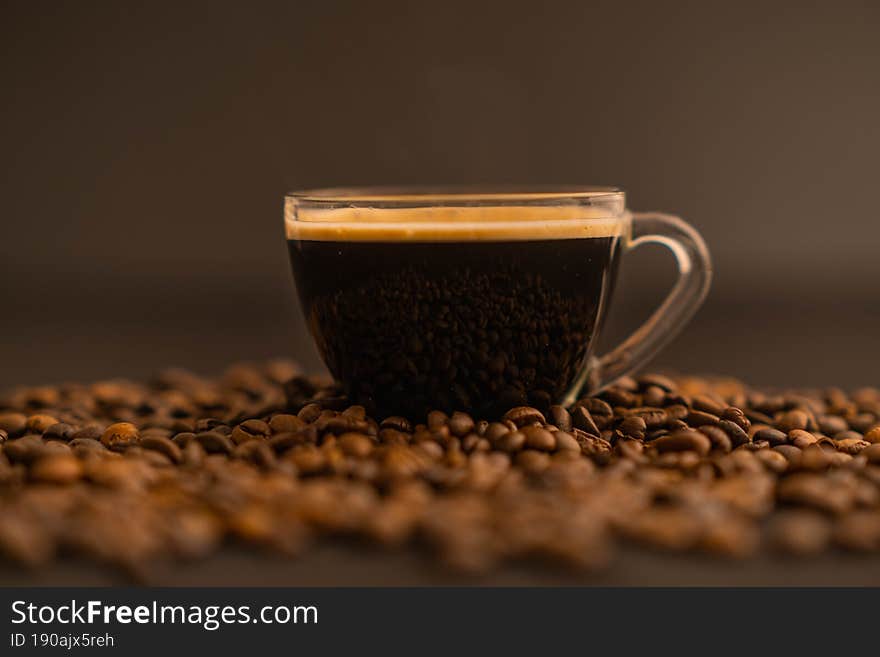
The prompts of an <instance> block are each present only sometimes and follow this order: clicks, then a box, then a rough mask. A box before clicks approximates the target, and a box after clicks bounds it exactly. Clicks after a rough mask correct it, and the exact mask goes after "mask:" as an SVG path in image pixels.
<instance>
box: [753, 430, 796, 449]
mask: <svg viewBox="0 0 880 657" xmlns="http://www.w3.org/2000/svg"><path fill="white" fill-rule="evenodd" d="M752 439H753V440H766V441H767V442H768V443H769V445H770V447H776V446H777V445H785V444H786V443H788V435H787V434H785V433H783V432H782V431H779V429H769V428H768V429H760V430H758V431H756V432H755V435H754V436H752Z"/></svg>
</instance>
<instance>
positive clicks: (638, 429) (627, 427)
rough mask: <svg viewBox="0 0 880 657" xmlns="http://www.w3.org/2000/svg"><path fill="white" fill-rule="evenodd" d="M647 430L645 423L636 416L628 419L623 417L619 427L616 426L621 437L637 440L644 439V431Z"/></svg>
mask: <svg viewBox="0 0 880 657" xmlns="http://www.w3.org/2000/svg"><path fill="white" fill-rule="evenodd" d="M647 428H648V427H647V424H646V423H645V421H644V420H643V419H642V418H641V417H639V416H637V415H630V416H628V417H625V418H623V421H622V422H621V423H620V424H619V425H617V429H618V431H620V432H621V433H622V434H623V435H625V436H630V437H631V438H639V439H642V438H644V437H645V431H646V430H647Z"/></svg>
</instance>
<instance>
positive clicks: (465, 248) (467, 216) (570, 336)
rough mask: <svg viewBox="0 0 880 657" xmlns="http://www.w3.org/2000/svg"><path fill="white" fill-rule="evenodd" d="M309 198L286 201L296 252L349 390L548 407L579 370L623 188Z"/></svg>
mask: <svg viewBox="0 0 880 657" xmlns="http://www.w3.org/2000/svg"><path fill="white" fill-rule="evenodd" d="M336 193H337V194H338V192H336ZM609 194H610V197H607V195H609ZM508 196H510V198H508ZM314 198H315V199H316V200H310V197H309V196H290V197H288V199H287V207H286V226H287V238H288V247H289V252H290V261H291V264H292V267H293V273H294V277H295V280H296V286H297V290H298V292H299V297H300V301H301V304H302V308H303V310H304V313H305V315H306V318H307V322H308V326H309V329H310V331H311V333H312V335H313V337H314V339H315V341H316V343H317V346H318V349H319V351H320V353H321V356H322V357H323V359H324V362H325V363H326V364H327V367H328V368H329V369H330V371H331V373H332V374H333V376H334V377H335V378H336V379H337V381H339V382H340V383H341V384H342V386H343V387H344V390H345V392H346V394H347V395H348V396H349V398H350V399H351V401H352V403H358V404H363V405H364V406H366V407H367V408H368V409H369V410H370V411H371V412H372V413H375V414H377V415H379V416H382V417H384V416H389V415H405V416H407V417H412V418H424V416H425V414H426V413H427V412H428V411H429V410H432V409H440V410H443V411H446V412H452V411H454V410H462V411H468V412H470V413H472V414H473V415H475V416H477V417H482V418H494V417H497V416H499V415H500V414H502V413H504V412H505V411H506V410H508V409H509V408H511V407H512V406H518V405H526V404H528V405H533V406H536V407H538V408H543V409H546V408H547V407H548V406H549V405H550V404H553V403H557V402H559V401H561V400H562V399H563V398H564V397H565V396H566V394H567V393H569V392H570V391H571V390H572V388H573V387H574V386H577V385H579V382H580V381H582V380H583V377H584V376H585V374H586V372H585V370H586V365H587V361H588V358H589V357H590V354H591V349H592V346H593V344H594V341H595V338H596V336H597V334H598V332H599V329H600V328H601V324H602V319H603V315H604V313H603V310H604V309H605V308H606V307H607V305H608V302H609V298H610V295H611V293H612V288H613V281H614V279H615V277H616V270H617V262H618V253H619V250H620V248H619V245H620V240H621V236H622V235H623V233H624V231H625V226H626V218H625V213H624V210H623V199H622V194H620V193H617V192H598V191H597V192H591V193H589V194H587V193H585V195H584V196H583V197H582V198H579V199H576V201H575V202H571V201H570V199H569V198H568V197H566V201H568V202H566V203H562V202H560V200H559V199H557V198H556V197H555V196H554V195H551V194H548V195H544V194H530V195H523V196H514V195H506V194H505V195H494V194H486V195H478V196H467V197H466V198H463V197H461V196H460V195H458V194H453V195H447V194H439V195H433V194H427V193H426V194H423V195H415V196H414V195H412V194H408V195H406V196H400V197H397V196H376V195H368V196H357V197H352V196H348V195H346V196H342V197H340V198H337V197H336V196H331V197H330V200H327V197H326V196H322V195H321V194H318V195H316V196H315V197H314ZM398 199H403V200H402V201H401V200H398ZM502 201H503V202H502ZM600 201H604V203H600Z"/></svg>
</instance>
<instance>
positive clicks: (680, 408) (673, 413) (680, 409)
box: [664, 404, 690, 425]
mask: <svg viewBox="0 0 880 657" xmlns="http://www.w3.org/2000/svg"><path fill="white" fill-rule="evenodd" d="M664 410H665V412H666V423H667V425H669V424H671V423H672V422H675V421H676V420H681V421H684V419H685V418H686V417H687V416H688V414H689V413H690V411H689V410H688V407H687V406H684V405H683V404H673V405H671V406H667V407H666V408H665V409H664Z"/></svg>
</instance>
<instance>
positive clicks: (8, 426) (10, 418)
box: [0, 412, 28, 438]
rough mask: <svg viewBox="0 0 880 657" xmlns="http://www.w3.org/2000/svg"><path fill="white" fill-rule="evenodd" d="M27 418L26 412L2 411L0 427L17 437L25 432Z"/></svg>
mask: <svg viewBox="0 0 880 657" xmlns="http://www.w3.org/2000/svg"><path fill="white" fill-rule="evenodd" d="M27 420H28V418H27V416H26V415H25V414H24V413H11V412H10V413H0V429H3V431H5V432H6V433H7V434H8V435H9V436H11V437H13V438H17V437H18V436H20V435H22V434H23V433H24V432H25V429H26V428H27Z"/></svg>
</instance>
